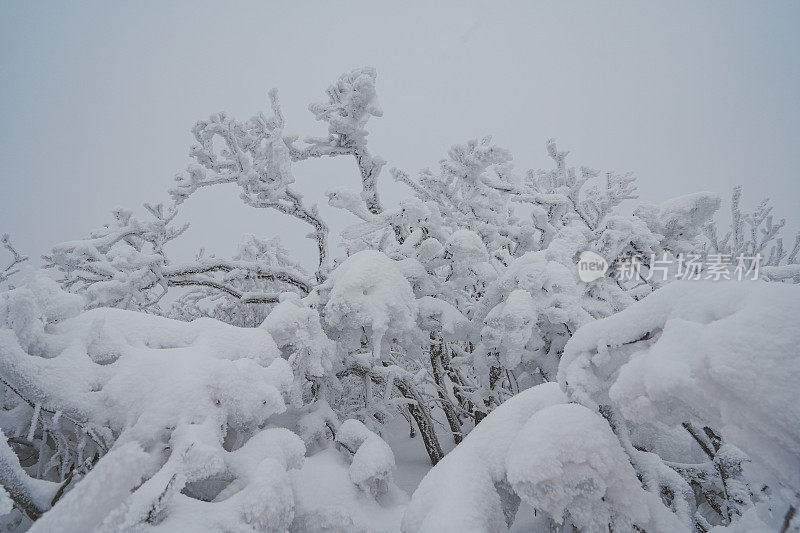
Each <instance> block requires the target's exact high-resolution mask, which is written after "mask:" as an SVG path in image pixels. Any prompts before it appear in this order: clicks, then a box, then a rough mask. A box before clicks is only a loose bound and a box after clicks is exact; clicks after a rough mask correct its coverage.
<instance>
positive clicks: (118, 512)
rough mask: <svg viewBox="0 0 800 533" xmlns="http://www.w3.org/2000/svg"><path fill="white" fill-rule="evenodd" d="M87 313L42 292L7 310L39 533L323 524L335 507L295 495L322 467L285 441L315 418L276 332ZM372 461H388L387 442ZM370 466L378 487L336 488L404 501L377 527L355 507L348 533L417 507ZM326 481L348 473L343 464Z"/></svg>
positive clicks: (16, 298)
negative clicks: (312, 466) (299, 401)
mask: <svg viewBox="0 0 800 533" xmlns="http://www.w3.org/2000/svg"><path fill="white" fill-rule="evenodd" d="M76 298H77V297H76V296H75V295H72V294H68V293H64V292H62V291H61V290H60V289H59V288H58V286H57V285H56V284H55V283H54V282H52V281H51V280H49V279H47V278H42V277H39V278H35V279H34V280H33V281H32V282H31V283H29V284H27V285H25V286H22V287H19V288H16V289H13V290H11V291H9V292H6V293H3V294H2V295H0V300H1V301H2V302H3V305H2V306H0V379H2V383H3V385H4V386H5V390H4V397H3V399H4V409H3V410H2V411H0V425H1V427H2V428H3V431H4V432H7V433H6V435H4V437H3V439H2V443H0V481H2V483H3V486H4V487H6V489H8V490H9V493H10V496H11V498H12V499H13V500H14V502H15V504H16V506H17V507H18V508H19V509H20V510H21V511H22V512H24V513H25V515H26V516H27V518H29V519H37V518H39V520H37V521H36V522H35V523H34V528H33V530H36V531H55V530H58V531H74V532H79V531H80V532H84V531H95V530H97V531H139V530H142V531H143V530H148V529H154V530H163V531H176V530H185V531H198V530H211V531H233V530H242V529H247V530H254V531H276V532H277V531H285V530H287V529H289V528H291V527H293V523H294V521H295V518H296V517H302V522H303V523H304V524H314V523H315V522H314V520H315V518H314V517H315V516H316V513H317V510H318V507H319V506H320V505H323V504H324V503H325V499H324V498H317V499H315V500H314V501H313V502H310V503H308V504H305V505H301V504H298V503H297V502H296V500H295V495H296V493H302V492H303V491H306V490H308V489H307V488H306V487H305V484H306V483H309V482H311V479H312V478H313V477H314V476H315V475H317V474H314V473H312V474H304V476H295V477H292V474H291V472H292V471H299V470H303V469H305V468H307V467H308V465H306V458H305V454H306V451H307V450H306V446H305V444H304V442H303V439H301V438H300V437H299V436H298V435H296V434H295V433H293V432H292V431H290V430H288V429H284V428H282V427H275V426H276V425H277V424H280V423H284V424H287V423H288V424H290V426H291V427H293V428H294V427H296V426H299V425H301V424H300V422H302V421H305V424H306V426H307V425H308V416H311V414H312V411H310V410H309V409H307V408H304V409H305V410H303V409H300V410H296V409H291V410H290V411H287V401H288V399H289V397H290V392H291V389H292V385H293V384H294V375H293V373H292V369H291V367H290V364H289V363H288V362H287V361H286V360H284V359H283V358H281V357H280V352H279V349H278V347H277V346H276V344H275V342H274V341H273V339H272V337H271V336H270V335H269V333H268V332H267V330H266V329H262V328H255V329H253V328H250V329H245V328H238V327H235V326H230V325H227V324H224V323H222V322H218V321H216V320H212V319H208V318H204V319H197V320H195V321H192V322H188V323H187V322H180V321H176V320H171V319H168V318H164V317H159V316H154V315H146V314H142V313H138V312H132V311H126V310H121V309H109V308H97V309H91V310H88V311H80V309H79V307H76ZM303 412H305V413H307V414H306V415H305V416H302V413H303ZM292 413H296V414H292ZM279 415H280V416H279ZM331 415H332V413H330V414H329V415H327V416H329V417H330V416H331ZM287 416H288V418H287ZM281 417H283V418H281ZM333 418H334V419H335V415H333ZM293 420H294V422H293ZM336 423H337V424H338V421H336ZM364 429H365V431H368V430H366V428H364ZM345 434H347V433H346V432H345ZM6 438H8V439H9V443H6ZM9 444H10V445H11V446H13V447H14V449H13V450H12V448H11V447H10V446H9ZM365 444H366V443H363V444H362V446H361V447H362V448H363V447H364V445H365ZM369 446H371V447H372V448H380V447H381V446H382V447H384V448H386V449H388V447H387V445H386V444H385V443H384V442H383V440H381V439H380V437H378V436H377V435H375V434H373V433H371V432H369ZM15 452H16V453H15ZM358 453H360V456H359V457H362V456H363V457H368V456H369V455H370V454H369V453H368V452H367V451H364V452H360V448H359V452H358ZM358 453H357V455H358ZM389 453H391V452H389ZM363 457H362V458H361V459H359V461H358V464H359V465H361V466H360V467H358V468H360V470H359V471H360V472H362V473H363V474H364V475H363V476H361V477H358V476H356V477H357V478H358V479H355V480H354V481H350V480H349V479H347V478H346V477H345V478H342V477H341V476H339V477H337V478H336V481H335V482H334V481H331V482H330V484H329V487H330V488H331V489H332V490H338V491H342V490H346V489H347V487H348V486H349V487H350V489H349V490H355V491H358V487H361V486H363V485H364V484H370V479H371V478H370V476H372V478H375V479H376V480H379V481H380V483H378V482H377V481H376V482H375V483H373V485H375V486H376V487H377V486H378V485H379V486H380V489H381V491H380V494H386V493H389V492H392V496H391V497H390V498H388V499H386V500H383V502H382V503H378V502H374V505H373V506H374V508H375V509H373V514H372V518H370V517H366V518H365V517H364V516H363V513H362V514H360V513H361V509H360V506H359V504H357V503H356V502H355V500H351V501H350V502H349V506H344V505H340V506H339V507H338V511H337V512H338V515H337V516H339V517H341V521H340V522H338V526H337V527H341V528H343V529H347V528H348V527H349V526H352V525H354V524H355V525H358V524H361V525H362V526H364V524H369V523H371V522H370V520H374V519H375V517H376V516H382V513H384V514H385V513H388V515H387V516H395V515H396V511H394V510H393V507H394V506H395V505H396V504H397V503H402V496H401V495H399V494H398V493H397V489H396V488H393V485H392V483H391V478H390V477H389V475H388V472H386V473H384V474H383V475H382V476H381V475H380V474H379V473H378V472H367V471H366V467H365V466H364V463H365V459H364V458H363ZM22 458H24V459H23V460H22V461H21V459H22ZM23 463H24V464H23ZM328 463H330V464H328ZM354 464H356V461H355V459H354ZM316 467H317V468H320V467H322V468H323V469H325V468H327V469H328V470H331V469H333V470H334V471H343V472H347V470H348V467H347V465H346V464H343V463H342V462H341V461H340V460H339V459H337V458H336V456H335V455H334V456H328V459H327V460H326V461H322V462H319V463H318V464H317V466H316ZM353 468H354V467H353V465H350V470H351V472H352V470H353ZM358 468H357V470H358ZM352 477H353V476H352V474H351V478H352ZM343 479H344V480H345V482H346V486H344V487H343V486H341V485H339V486H336V485H335V483H340V484H341V483H342V480H343ZM4 494H5V493H4ZM371 494H375V495H377V494H378V491H373V493H371ZM384 506H385V507H384ZM51 507H52V508H51ZM384 508H385V509H386V511H383V509H384ZM43 513H44V514H43ZM4 514H5V513H4ZM40 516H42V517H41V518H40ZM9 519H10V520H14V518H13V517H12V516H9ZM16 520H17V521H18V520H19V517H18V518H17V519H16ZM365 520H366V522H365ZM364 527H367V528H368V527H369V526H368V525H367V526H364Z"/></svg>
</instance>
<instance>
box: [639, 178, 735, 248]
mask: <svg viewBox="0 0 800 533" xmlns="http://www.w3.org/2000/svg"><path fill="white" fill-rule="evenodd" d="M720 203H721V200H720V197H719V195H718V194H716V193H713V192H697V193H693V194H687V195H684V196H679V197H677V198H671V199H669V200H667V201H665V202H662V203H660V204H658V205H653V204H643V205H642V206H641V207H639V208H638V209H637V210H636V211H635V213H634V214H635V216H637V217H640V218H641V219H643V220H644V221H645V222H646V223H647V226H648V227H649V228H650V230H651V231H653V232H654V233H656V234H658V235H662V236H663V237H664V241H662V244H664V245H666V246H668V247H670V248H671V249H673V250H676V251H682V250H684V249H690V245H691V241H692V239H694V238H695V237H697V236H698V235H700V234H701V232H702V231H703V227H704V226H705V225H706V224H707V223H708V222H709V221H710V220H711V219H712V217H713V216H714V213H716V212H717V210H718V209H719V206H720Z"/></svg>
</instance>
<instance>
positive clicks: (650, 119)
mask: <svg viewBox="0 0 800 533" xmlns="http://www.w3.org/2000/svg"><path fill="white" fill-rule="evenodd" d="M378 4H379V3H378V2H348V1H345V2H293V3H288V2H274V3H267V2H259V3H247V2H224V3H223V2H194V1H192V2H178V1H170V2H127V3H121V2H115V3H112V2H97V3H92V2H59V3H51V2H11V1H8V0H0V184H1V185H2V186H1V188H0V232H2V231H9V232H11V233H12V234H13V235H14V237H15V240H16V242H17V243H18V244H19V246H20V248H22V250H23V251H24V252H26V253H29V254H30V255H34V256H37V255H39V254H41V253H43V252H45V251H46V250H48V249H49V247H50V246H52V245H53V244H55V243H57V242H60V241H63V240H68V239H73V238H76V237H79V236H83V235H85V234H86V233H87V232H88V231H89V230H91V229H93V228H95V227H98V226H100V225H101V224H103V223H105V222H107V221H108V220H109V219H110V216H109V212H110V210H111V209H112V208H113V207H115V206H119V205H121V206H126V207H131V208H134V209H136V210H137V212H142V210H141V208H140V206H141V204H142V203H143V202H157V201H167V200H168V197H167V194H166V191H167V189H168V187H170V186H171V182H172V176H173V175H174V173H175V172H176V171H178V170H180V169H181V168H183V167H185V165H186V164H187V162H188V158H187V155H186V154H187V149H188V147H189V145H190V144H191V142H192V138H191V135H190V133H189V129H190V128H191V126H192V124H193V123H194V122H195V121H196V120H198V119H201V118H205V117H207V116H208V115H209V114H210V113H212V112H216V111H221V110H225V111H228V112H230V113H231V114H233V115H234V116H237V117H239V118H242V119H246V118H249V117H250V116H251V115H253V114H254V113H256V112H258V111H259V110H263V109H265V108H266V106H267V96H266V95H267V90H268V89H269V88H271V87H278V88H279V90H280V95H281V99H282V102H283V108H284V113H285V114H286V116H287V121H288V126H287V128H286V129H287V132H292V133H297V134H299V135H301V136H306V135H313V134H318V133H322V132H323V127H322V125H321V124H320V123H316V122H314V120H313V117H312V116H311V114H310V113H309V112H308V111H307V109H306V106H307V105H308V103H309V102H312V101H317V100H323V99H324V90H325V88H326V87H327V85H328V84H329V83H331V82H332V81H334V80H335V79H336V77H337V76H338V75H339V74H340V73H341V72H344V71H347V70H350V69H352V68H354V67H356V66H362V65H372V66H374V67H376V68H377V69H378V91H379V95H380V99H381V104H382V107H383V109H384V117H382V118H377V119H373V120H372V122H371V128H370V131H371V135H370V144H371V148H372V151H373V152H374V153H376V154H380V155H381V156H383V157H384V158H385V159H387V160H388V162H389V166H397V167H400V168H404V169H406V170H410V171H415V170H417V169H419V168H421V167H425V166H435V165H436V164H437V161H438V160H439V159H440V158H442V157H443V156H444V155H445V154H446V150H447V148H448V147H449V146H450V145H452V144H455V143H458V142H463V141H465V140H467V139H469V138H472V137H479V136H484V135H487V134H491V135H493V136H494V139H495V141H496V142H498V143H499V144H501V145H503V146H505V147H507V148H509V149H511V150H512V152H513V154H514V157H515V163H516V165H517V168H518V170H519V171H520V172H522V171H524V170H525V169H527V168H530V167H536V168H539V167H545V166H547V165H548V163H549V162H548V160H547V157H546V154H545V150H544V143H545V141H546V139H547V138H549V137H555V138H556V139H557V140H558V141H559V146H560V148H562V149H569V150H570V151H571V154H572V155H571V157H570V159H571V162H572V164H574V165H576V166H579V165H587V166H591V167H594V168H597V169H599V170H618V171H633V172H634V173H635V174H636V175H637V176H638V178H639V189H640V195H641V197H642V199H643V200H648V201H660V200H665V199H667V198H669V197H671V196H676V195H680V194H685V193H689V192H693V191H697V190H714V191H718V192H720V193H721V194H723V195H724V196H725V197H726V198H727V197H728V196H729V194H730V189H731V187H732V186H733V185H735V184H743V185H745V193H744V196H745V203H746V204H747V205H748V206H752V205H754V204H756V203H757V201H758V200H760V199H761V197H763V196H770V197H771V198H772V199H773V200H774V203H775V205H776V212H777V213H778V214H779V215H781V216H785V217H787V218H789V219H790V224H792V226H793V227H795V228H796V227H797V226H798V224H797V222H798V218H800V217H798V215H800V209H799V208H800V202H799V201H798V198H799V197H800V195H798V192H800V186H798V175H797V169H798V168H800V126H799V125H798V124H800V121H799V120H798V119H800V105H799V103H798V95H800V31H798V26H799V25H800V2H778V1H769V2H755V1H754V2H746V3H745V2H678V3H675V2H669V3H668V2H659V3H651V2H610V3H609V2H591V3H590V2H585V3H584V2H559V3H556V2H547V3H542V2H524V3H523V2H494V3H491V4H490V3H473V2H464V1H459V2H436V3H435V4H434V3H431V4H426V3H415V2H392V3H386V4H384V5H378ZM295 175H296V179H297V181H298V187H299V188H300V189H301V190H302V191H303V192H304V193H306V195H307V197H308V198H309V200H311V201H317V202H319V203H320V204H324V197H323V192H324V191H325V190H327V189H328V188H331V187H333V186H342V185H344V186H350V187H352V188H358V187H359V181H358V175H357V172H356V169H355V166H354V164H353V162H352V161H350V160H346V161H345V160H325V161H312V162H310V163H304V164H301V165H296V166H295ZM383 178H384V179H383V181H382V182H381V184H380V185H379V187H380V190H381V192H382V193H383V196H384V197H385V198H386V199H387V203H390V204H391V203H392V202H393V201H394V200H396V198H397V196H398V195H400V194H403V191H402V189H401V188H399V187H398V186H397V185H396V184H393V183H391V179H390V178H389V175H388V172H386V173H384V175H383ZM237 194H238V193H237V191H235V190H234V189H233V188H231V189H227V190H222V189H218V190H208V191H203V193H202V194H198V195H197V197H194V198H192V199H190V200H189V201H188V202H187V203H186V204H184V205H185V207H184V208H183V215H182V216H183V217H184V218H185V219H188V220H190V221H191V222H192V224H193V227H192V229H191V230H190V232H189V233H188V234H187V235H186V236H185V237H186V238H185V239H184V242H183V243H182V244H181V245H180V246H179V247H178V249H179V253H185V254H188V253H189V251H190V250H192V249H194V248H196V247H198V246H200V245H203V244H206V245H208V247H209V248H210V249H211V250H213V251H216V252H217V253H219V254H221V255H229V254H230V253H232V251H233V250H234V246H235V243H236V242H237V241H238V239H239V236H240V235H241V234H242V233H243V232H253V233H256V234H259V235H263V236H271V235H273V234H276V233H280V234H282V235H284V240H285V241H286V243H287V244H288V245H289V246H290V248H292V249H293V250H296V251H297V253H298V254H299V255H300V256H301V257H302V258H303V259H306V260H308V259H310V258H312V257H313V254H314V251H313V246H312V244H311V243H310V242H303V241H302V240H301V239H299V238H298V237H301V236H302V235H304V234H305V232H306V228H303V227H298V226H295V225H294V223H293V222H286V221H285V220H283V219H282V218H280V217H278V216H275V215H273V214H269V213H263V212H260V211H256V210H253V209H250V208H247V207H244V206H242V205H241V204H240V203H239V201H238V199H237ZM321 207H322V208H323V211H324V212H325V213H329V211H328V210H329V208H327V206H326V205H323V206H321ZM330 216H331V217H333V221H334V224H333V225H334V227H335V228H339V227H341V225H342V224H344V223H346V222H348V221H349V219H348V218H347V217H346V216H344V215H343V214H332V213H331V215H330ZM334 240H337V239H336V238H334Z"/></svg>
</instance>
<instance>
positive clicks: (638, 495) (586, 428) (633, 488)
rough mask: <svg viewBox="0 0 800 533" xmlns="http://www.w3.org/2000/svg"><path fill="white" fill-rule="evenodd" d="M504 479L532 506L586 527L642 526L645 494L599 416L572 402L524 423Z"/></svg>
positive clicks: (647, 518) (541, 411)
mask: <svg viewBox="0 0 800 533" xmlns="http://www.w3.org/2000/svg"><path fill="white" fill-rule="evenodd" d="M506 470H507V471H508V481H509V482H510V483H511V486H512V487H513V489H514V491H515V492H516V493H517V494H519V495H520V496H521V497H522V498H523V499H524V500H525V501H527V502H528V503H529V504H530V505H532V506H533V507H534V508H535V509H538V510H541V511H544V512H546V513H547V514H549V515H550V516H551V517H552V518H553V519H554V520H555V521H556V522H558V523H563V518H564V515H565V513H568V514H569V517H570V521H571V522H572V523H573V524H574V525H575V526H578V527H580V528H586V529H587V530H589V531H595V530H602V529H603V528H605V526H606V525H607V524H609V523H613V524H614V527H615V529H616V528H621V530H627V529H630V528H631V527H632V524H634V523H636V524H639V525H645V524H646V523H647V522H648V520H649V518H650V516H649V513H648V501H647V496H648V495H647V493H646V492H645V491H644V490H643V489H642V487H641V485H640V484H639V480H638V479H637V478H636V472H634V470H633V467H632V466H631V464H630V461H629V460H628V458H627V456H626V455H625V452H624V451H623V449H622V447H621V446H620V445H619V442H618V441H617V437H616V436H615V435H614V433H613V432H612V431H611V428H610V427H609V426H608V423H607V422H606V421H605V420H604V419H603V418H602V417H600V416H599V415H598V414H596V413H593V412H592V411H590V410H589V409H587V408H585V407H583V406H581V405H576V404H563V405H554V406H551V407H547V408H545V409H542V410H540V411H538V412H536V413H535V414H533V416H531V417H530V419H529V420H528V421H527V422H526V423H525V425H524V426H523V428H522V429H521V431H520V432H519V434H518V435H517V436H516V438H515V439H514V442H513V444H512V445H511V447H510V448H509V452H508V456H507V458H506Z"/></svg>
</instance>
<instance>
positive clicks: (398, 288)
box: [325, 250, 417, 359]
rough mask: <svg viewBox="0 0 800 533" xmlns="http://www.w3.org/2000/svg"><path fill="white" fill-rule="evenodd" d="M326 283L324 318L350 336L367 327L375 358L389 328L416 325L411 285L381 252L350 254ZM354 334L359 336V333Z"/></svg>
mask: <svg viewBox="0 0 800 533" xmlns="http://www.w3.org/2000/svg"><path fill="white" fill-rule="evenodd" d="M326 284H327V285H329V286H330V294H329V296H328V302H327V304H326V305H325V320H326V321H327V322H328V323H329V324H330V325H332V326H333V327H336V328H341V329H343V330H345V331H346V332H350V334H351V335H352V332H356V331H359V332H360V330H361V328H369V329H370V330H371V332H372V345H373V350H374V356H375V358H376V359H379V358H380V355H381V342H382V341H383V338H384V335H386V333H387V332H388V331H389V330H390V329H391V330H392V331H393V332H397V333H402V332H406V331H409V330H411V329H412V328H413V327H414V325H415V321H416V316H417V303H416V300H415V298H414V293H413V291H412V290H411V286H410V285H409V284H408V281H407V280H406V278H405V277H404V276H403V275H402V273H401V272H400V270H399V269H398V267H397V266H396V265H395V263H394V261H392V260H391V259H389V258H388V257H387V256H386V255H385V254H383V253H381V252H377V251H374V250H364V251H361V252H358V253H355V254H353V255H351V256H350V257H348V258H347V260H346V261H345V262H344V263H342V264H341V265H339V267H338V268H337V269H336V270H335V271H334V272H333V273H332V274H331V277H330V279H329V280H328V282H327V283H326ZM346 334H347V333H345V335H346ZM357 336H358V338H360V333H358V334H357Z"/></svg>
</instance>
